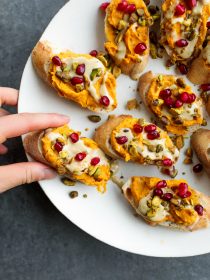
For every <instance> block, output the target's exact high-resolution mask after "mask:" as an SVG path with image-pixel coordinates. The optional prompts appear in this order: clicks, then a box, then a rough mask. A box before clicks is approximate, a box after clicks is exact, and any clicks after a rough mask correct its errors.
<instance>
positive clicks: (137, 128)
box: [133, 123, 143, 133]
mask: <svg viewBox="0 0 210 280" xmlns="http://www.w3.org/2000/svg"><path fill="white" fill-rule="evenodd" d="M133 131H134V132H135V133H141V132H142V131H143V127H142V126H141V125H140V124H138V123H136V124H134V126H133Z"/></svg>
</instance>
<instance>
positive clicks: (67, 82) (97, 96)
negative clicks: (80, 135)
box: [32, 41, 117, 112]
mask: <svg viewBox="0 0 210 280" xmlns="http://www.w3.org/2000/svg"><path fill="white" fill-rule="evenodd" d="M55 57H57V59H56V60H57V64H58V65H55V63H56V62H55ZM53 61H54V62H53ZM32 62H33V65H34V68H35V69H36V71H37V73H38V74H39V76H40V77H41V78H42V79H43V80H44V81H45V82H47V83H48V84H49V85H50V86H51V87H53V88H54V89H55V90H56V91H57V92H58V94H59V95H60V96H61V97H64V98H66V99H69V100H72V101H74V102H76V103H77V104H79V105H80V106H82V107H83V108H88V109H89V110H91V111H95V112H110V111H112V110H114V109H115V108H116V107H117V100H116V80H115V78H114V76H113V75H112V74H111V73H110V72H108V71H107V69H106V68H105V66H104V65H103V63H102V62H101V61H100V60H99V59H97V58H95V57H92V56H91V55H87V54H75V53H73V52H71V51H63V52H59V51H57V50H56V49H53V47H52V46H51V45H50V43H49V42H46V41H45V42H38V43H37V45H36V46H35V48H34V50H33V51H32ZM59 65H60V66H59ZM78 65H82V66H83V69H78V68H77V67H78ZM79 70H80V72H78V71H79ZM84 71H85V72H84ZM76 72H77V73H80V74H77V73H76ZM82 73H84V74H82ZM75 77H76V79H75ZM104 99H105V100H104Z"/></svg>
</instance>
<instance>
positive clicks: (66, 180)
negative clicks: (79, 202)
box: [61, 178, 76, 186]
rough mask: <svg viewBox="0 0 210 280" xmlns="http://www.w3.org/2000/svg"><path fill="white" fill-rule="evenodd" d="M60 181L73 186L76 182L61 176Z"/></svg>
mask: <svg viewBox="0 0 210 280" xmlns="http://www.w3.org/2000/svg"><path fill="white" fill-rule="evenodd" d="M61 181H62V183H63V184H64V185H66V186H75V184H76V182H75V181H72V180H70V179H69V178H62V179H61Z"/></svg>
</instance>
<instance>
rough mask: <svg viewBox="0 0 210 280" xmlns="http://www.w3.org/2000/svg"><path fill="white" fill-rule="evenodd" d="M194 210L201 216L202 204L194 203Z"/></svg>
mask: <svg viewBox="0 0 210 280" xmlns="http://www.w3.org/2000/svg"><path fill="white" fill-rule="evenodd" d="M194 209H195V211H196V212H197V213H198V215H199V216H203V206H202V205H200V204H197V205H195V207H194Z"/></svg>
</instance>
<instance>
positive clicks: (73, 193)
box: [69, 191, 79, 199]
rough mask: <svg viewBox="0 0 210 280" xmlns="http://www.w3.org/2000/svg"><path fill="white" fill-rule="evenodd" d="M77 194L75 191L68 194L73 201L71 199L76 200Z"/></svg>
mask: <svg viewBox="0 0 210 280" xmlns="http://www.w3.org/2000/svg"><path fill="white" fill-rule="evenodd" d="M78 195H79V194H78V192H77V191H72V192H70V193H69V196H70V197H71V198H72V199H73V198H76V197H78Z"/></svg>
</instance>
